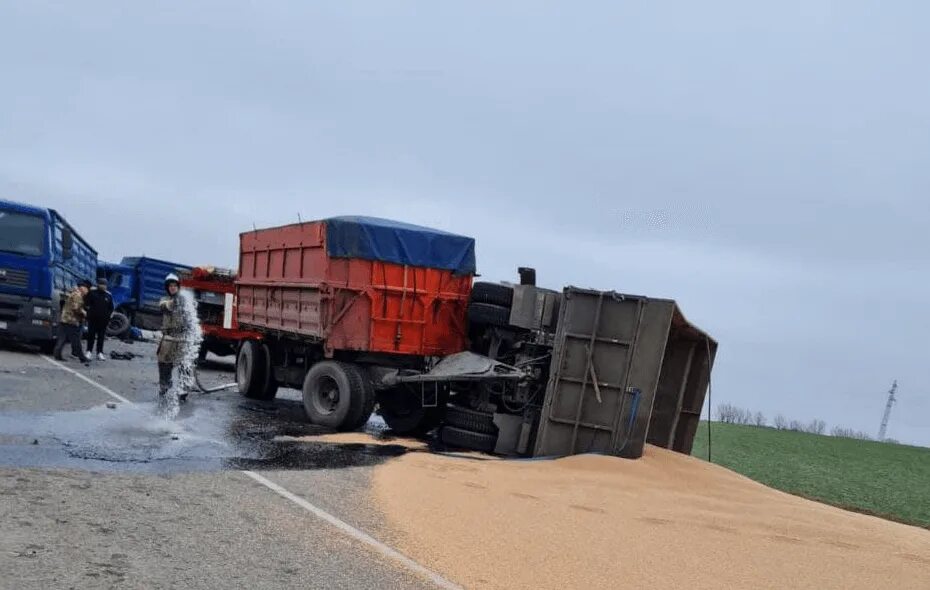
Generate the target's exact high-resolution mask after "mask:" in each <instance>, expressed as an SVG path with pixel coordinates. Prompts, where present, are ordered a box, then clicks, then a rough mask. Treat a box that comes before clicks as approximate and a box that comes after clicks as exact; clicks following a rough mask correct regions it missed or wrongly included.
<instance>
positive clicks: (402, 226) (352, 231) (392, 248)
mask: <svg viewBox="0 0 930 590" xmlns="http://www.w3.org/2000/svg"><path fill="white" fill-rule="evenodd" d="M324 221H325V222H326V250H327V254H329V255H330V256H332V257H335V258H362V259H364V260H379V261H382V262H393V263H395V264H406V265H409V266H421V267H426V268H440V269H444V270H451V271H454V272H455V273H456V274H460V275H466V274H475V271H476V268H475V240H474V238H469V237H466V236H459V235H456V234H452V233H448V232H444V231H440V230H436V229H430V228H428V227H421V226H418V225H411V224H409V223H402V222H400V221H392V220H390V219H379V218H377V217H359V216H346V217H331V218H329V219H326V220H324Z"/></svg>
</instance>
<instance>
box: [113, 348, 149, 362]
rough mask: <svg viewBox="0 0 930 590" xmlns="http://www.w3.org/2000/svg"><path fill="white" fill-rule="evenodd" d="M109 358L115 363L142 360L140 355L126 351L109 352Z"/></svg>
mask: <svg viewBox="0 0 930 590" xmlns="http://www.w3.org/2000/svg"><path fill="white" fill-rule="evenodd" d="M110 358H111V359H113V360H115V361H131V360H132V359H134V358H142V355H141V354H135V353H132V352H128V351H127V352H117V351H115V350H114V351H112V352H110Z"/></svg>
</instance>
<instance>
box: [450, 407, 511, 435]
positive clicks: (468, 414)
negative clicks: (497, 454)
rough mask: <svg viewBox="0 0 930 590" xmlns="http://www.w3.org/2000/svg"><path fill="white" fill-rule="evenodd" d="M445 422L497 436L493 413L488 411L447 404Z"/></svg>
mask: <svg viewBox="0 0 930 590" xmlns="http://www.w3.org/2000/svg"><path fill="white" fill-rule="evenodd" d="M445 422H446V424H448V425H449V426H454V427H455V428H461V429H462V430H470V431H472V432H477V433H480V434H491V435H494V437H495V438H496V437H497V433H498V428H497V424H495V423H494V415H493V414H489V413H488V412H479V411H477V410H470V409H468V408H463V407H461V406H454V405H451V404H450V405H449V406H447V407H446V419H445Z"/></svg>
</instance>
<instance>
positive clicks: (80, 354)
mask: <svg viewBox="0 0 930 590" xmlns="http://www.w3.org/2000/svg"><path fill="white" fill-rule="evenodd" d="M90 287H91V284H90V281H88V280H86V279H85V280H83V281H81V282H80V284H78V286H77V287H76V288H75V289H74V290H73V291H71V293H69V294H68V299H67V300H66V301H65V305H64V307H63V308H62V309H61V319H60V321H59V322H58V340H57V341H56V342H55V358H56V359H57V360H59V361H63V360H65V359H64V357H63V356H62V354H61V353H62V350H63V349H64V347H65V343H66V342H67V343H68V344H70V345H71V355H72V356H74V357H75V358H78V359H80V361H81V362H82V363H84V364H87V363H89V362H90V359H89V358H87V356H86V355H85V354H84V347H83V346H81V326H82V325H83V324H84V319H85V318H86V317H87V311H86V310H85V309H84V297H85V296H86V295H87V293H88V291H90Z"/></svg>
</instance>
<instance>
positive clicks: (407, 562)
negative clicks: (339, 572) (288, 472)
mask: <svg viewBox="0 0 930 590" xmlns="http://www.w3.org/2000/svg"><path fill="white" fill-rule="evenodd" d="M242 473H243V474H245V475H247V476H249V477H250V478H252V479H254V480H255V481H257V482H258V483H260V484H262V485H263V486H265V487H266V488H268V489H269V490H271V491H273V492H275V493H276V494H278V495H279V496H281V497H283V498H286V499H288V500H290V501H291V502H293V503H294V504H297V505H298V506H300V507H301V508H303V509H304V510H306V511H307V512H309V513H311V514H313V515H314V516H316V517H317V518H319V519H320V520H323V521H326V522H328V523H329V524H331V525H332V526H334V527H336V528H337V529H339V530H340V531H342V532H343V533H345V534H346V535H348V536H349V537H352V538H353V539H355V540H356V541H360V542H362V543H364V544H366V545H368V546H369V547H371V548H372V549H374V550H375V551H377V552H378V553H380V554H381V555H383V556H385V557H387V558H388V559H391V560H393V561H395V562H397V563H399V564H401V565H402V566H404V567H406V568H407V569H409V570H411V571H413V572H416V573H418V574H420V575H421V576H424V577H425V578H426V579H428V580H429V581H431V582H433V583H434V584H436V585H437V586H439V587H440V588H445V589H446V590H462V587H461V586H459V585H458V584H456V583H454V582H451V581H450V580H448V579H446V578H444V577H443V576H441V575H440V574H438V573H436V572H434V571H433V570H431V569H428V568H426V567H424V566H422V565H420V564H419V563H417V562H415V561H414V560H412V559H410V558H409V557H407V556H406V555H404V554H403V553H400V552H399V551H396V550H395V549H392V548H390V547H388V546H387V545H385V544H384V543H382V542H381V541H379V540H377V539H375V538H374V537H372V536H371V535H368V534H366V533H364V532H362V531H360V530H359V529H357V528H355V527H354V526H352V525H350V524H348V523H346V522H344V521H342V520H339V519H338V518H336V517H335V516H333V515H332V514H330V513H328V512H326V511H325V510H323V509H322V508H317V507H316V506H314V505H313V504H311V503H310V502H308V501H306V500H304V499H303V498H301V497H300V496H298V495H296V494H293V493H291V492H289V491H288V490H286V489H284V488H283V487H281V486H279V485H278V484H276V483H274V482H273V481H271V480H269V479H266V478H264V477H262V476H261V475H259V474H257V473H255V472H254V471H243V472H242Z"/></svg>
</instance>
